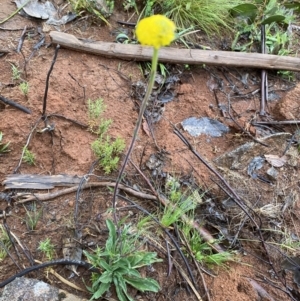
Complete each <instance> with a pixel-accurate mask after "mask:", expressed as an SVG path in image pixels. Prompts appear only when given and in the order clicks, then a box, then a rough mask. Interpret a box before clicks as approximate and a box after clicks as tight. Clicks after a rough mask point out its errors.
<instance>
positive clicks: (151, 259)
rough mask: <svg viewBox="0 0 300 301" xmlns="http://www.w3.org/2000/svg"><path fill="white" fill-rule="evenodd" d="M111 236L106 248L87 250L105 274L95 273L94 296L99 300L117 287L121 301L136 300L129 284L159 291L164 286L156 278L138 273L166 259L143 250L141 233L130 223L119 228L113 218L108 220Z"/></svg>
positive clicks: (95, 265) (93, 282)
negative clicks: (139, 238) (160, 285)
mask: <svg viewBox="0 0 300 301" xmlns="http://www.w3.org/2000/svg"><path fill="white" fill-rule="evenodd" d="M106 225H107V228H108V230H109V235H108V238H107V240H106V244H105V248H104V250H103V249H101V248H99V247H98V248H97V249H96V250H95V252H94V253H93V254H90V253H88V252H86V251H84V254H85V255H86V257H87V258H88V260H89V261H90V263H91V264H92V265H93V266H94V267H97V268H100V269H101V270H102V271H103V272H102V274H101V275H100V274H96V273H93V274H92V278H91V281H92V286H91V287H88V290H89V291H90V292H91V293H92V294H93V296H92V299H91V300H94V299H98V298H100V297H101V296H103V294H104V293H105V292H107V291H108V290H109V289H110V287H111V285H114V286H115V289H116V293H117V296H118V299H119V300H120V301H128V300H129V301H133V298H132V297H131V296H130V295H129V293H128V291H127V285H130V286H133V287H134V288H136V289H137V290H139V291H141V292H144V291H150V292H158V291H159V289H160V287H159V284H158V283H157V281H156V280H154V279H151V278H144V277H142V276H141V274H140V273H139V272H138V269H139V268H141V267H143V266H149V265H151V264H153V263H155V262H160V261H162V260H161V259H159V258H157V254H156V253H154V252H146V251H140V250H139V248H140V245H139V243H138V242H139V240H138V234H132V228H131V226H130V225H128V224H125V225H124V226H123V228H122V229H121V228H120V229H119V230H118V234H117V229H116V226H115V225H114V224H113V222H112V221H110V220H106Z"/></svg>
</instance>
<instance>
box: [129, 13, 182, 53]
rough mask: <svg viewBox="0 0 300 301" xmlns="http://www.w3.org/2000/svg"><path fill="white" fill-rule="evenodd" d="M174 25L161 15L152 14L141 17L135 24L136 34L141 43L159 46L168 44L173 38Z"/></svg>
mask: <svg viewBox="0 0 300 301" xmlns="http://www.w3.org/2000/svg"><path fill="white" fill-rule="evenodd" d="M175 29H176V26H175V24H174V22H173V21H171V20H170V19H168V18H167V17H165V16H163V15H153V16H151V17H148V18H145V19H142V20H141V21H140V22H139V23H138V24H137V26H136V31H135V33H136V36H137V39H138V41H139V42H140V43H141V44H142V45H148V46H153V47H154V48H156V49H158V48H160V47H161V46H167V45H170V43H171V42H172V41H173V40H174V39H175Z"/></svg>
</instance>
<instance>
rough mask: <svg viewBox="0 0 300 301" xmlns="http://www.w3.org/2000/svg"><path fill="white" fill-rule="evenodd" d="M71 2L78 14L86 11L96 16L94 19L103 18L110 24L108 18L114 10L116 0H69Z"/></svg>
mask: <svg viewBox="0 0 300 301" xmlns="http://www.w3.org/2000/svg"><path fill="white" fill-rule="evenodd" d="M69 2H70V3H71V5H72V7H73V9H74V11H75V12H76V13H77V14H79V15H80V14H82V13H83V12H86V13H88V14H90V15H91V16H92V17H94V20H102V21H103V22H105V23H106V24H107V25H109V23H108V21H107V18H108V17H110V15H111V14H112V12H113V10H114V0H106V1H96V0H69Z"/></svg>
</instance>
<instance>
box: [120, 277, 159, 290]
mask: <svg viewBox="0 0 300 301" xmlns="http://www.w3.org/2000/svg"><path fill="white" fill-rule="evenodd" d="M125 281H126V282H127V283H128V284H130V285H131V286H133V287H134V288H136V289H137V290H139V291H141V292H145V291H150V292H155V293H157V292H158V291H159V290H160V286H159V284H158V282H157V281H156V280H154V279H151V278H131V277H125Z"/></svg>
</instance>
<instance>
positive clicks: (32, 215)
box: [24, 202, 43, 231]
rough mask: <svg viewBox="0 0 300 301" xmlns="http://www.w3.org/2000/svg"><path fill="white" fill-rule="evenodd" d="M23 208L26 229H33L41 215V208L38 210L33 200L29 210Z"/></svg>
mask: <svg viewBox="0 0 300 301" xmlns="http://www.w3.org/2000/svg"><path fill="white" fill-rule="evenodd" d="M24 208H25V211H26V217H25V223H26V226H27V229H28V230H29V231H33V230H35V228H36V226H37V223H38V221H39V219H40V217H41V215H42V211H43V209H42V208H41V209H40V210H38V209H37V206H36V203H35V202H33V203H32V205H31V210H28V209H27V208H26V207H25V206H24Z"/></svg>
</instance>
